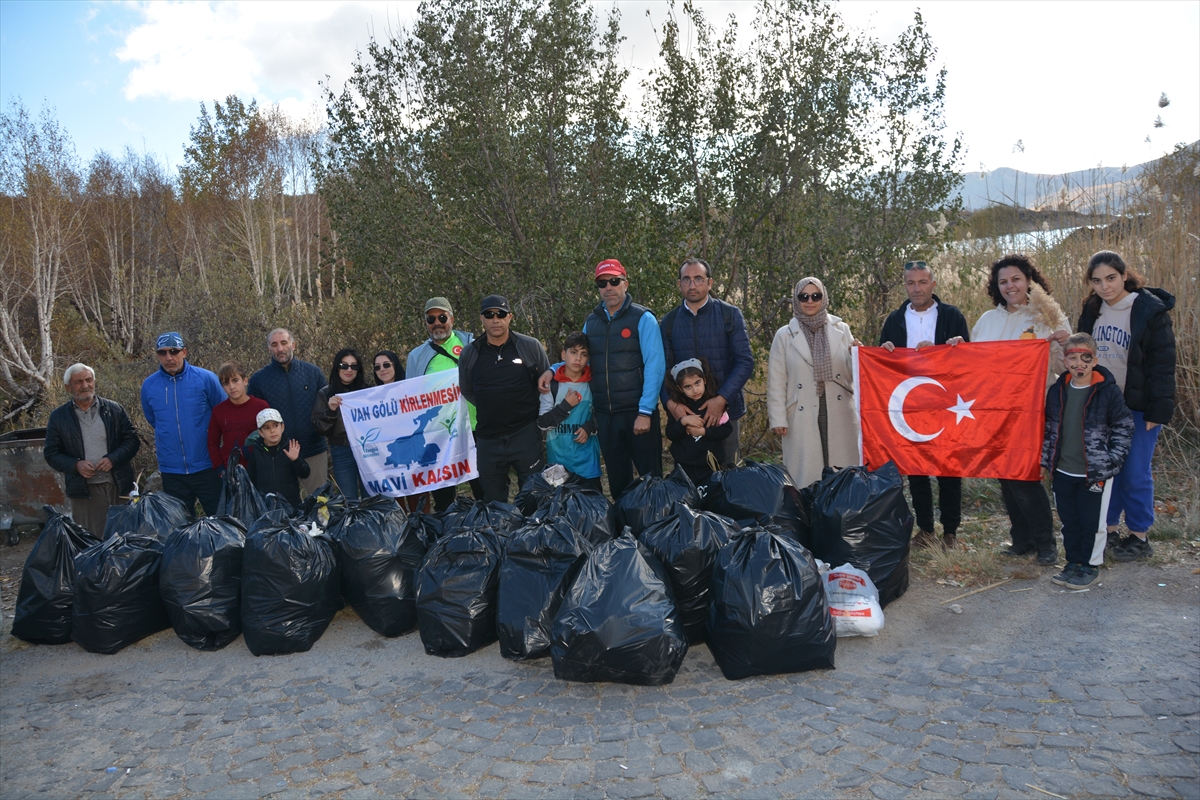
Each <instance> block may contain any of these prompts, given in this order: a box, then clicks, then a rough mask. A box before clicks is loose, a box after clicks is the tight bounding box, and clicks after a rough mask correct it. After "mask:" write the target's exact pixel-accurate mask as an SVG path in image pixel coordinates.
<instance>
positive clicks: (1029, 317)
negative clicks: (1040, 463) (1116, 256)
mask: <svg viewBox="0 0 1200 800" xmlns="http://www.w3.org/2000/svg"><path fill="white" fill-rule="evenodd" d="M987 291H988V296H989V297H990V298H991V299H992V301H993V302H994V303H995V304H996V307H995V308H993V309H992V310H991V311H987V312H985V313H984V314H983V316H981V317H980V318H979V321H978V322H976V323H975V327H974V328H972V329H971V341H973V342H997V341H1012V340H1015V339H1048V340H1049V341H1050V364H1049V369H1048V370H1047V374H1046V388H1047V389H1049V387H1050V386H1052V385H1053V384H1054V381H1055V380H1056V379H1057V378H1058V376H1059V374H1060V373H1061V372H1062V370H1063V354H1062V343H1063V342H1064V341H1066V339H1067V337H1068V336H1070V335H1071V326H1070V323H1068V322H1067V315H1066V314H1064V313H1063V310H1062V308H1060V307H1059V305H1058V303H1056V302H1055V301H1054V298H1053V297H1051V296H1050V284H1049V283H1048V282H1047V281H1046V279H1045V278H1044V277H1042V274H1041V273H1040V272H1038V269H1037V267H1035V266H1034V265H1033V262H1031V261H1030V260H1029V259H1028V258H1027V257H1025V256H1023V255H1017V254H1014V255H1007V256H1005V257H1004V258H1002V259H1000V260H999V261H997V262H996V263H995V264H992V271H991V275H990V277H989V278H988V284H987ZM1000 495H1001V497H1003V499H1004V508H1005V510H1007V511H1008V518H1009V520H1010V521H1011V523H1012V530H1011V536H1012V544H1011V545H1010V546H1009V547H1008V548H1007V549H1005V550H1004V551H1003V552H1004V553H1005V554H1006V555H1011V556H1023V555H1026V554H1028V553H1033V552H1035V551H1036V552H1037V560H1038V563H1039V564H1043V565H1045V566H1049V565H1051V564H1054V563H1055V562H1056V561H1058V546H1057V545H1056V544H1055V541H1054V517H1053V516H1052V514H1051V512H1050V498H1049V497H1048V496H1047V495H1046V487H1045V486H1043V485H1042V482H1041V481H1013V480H1001V481H1000Z"/></svg>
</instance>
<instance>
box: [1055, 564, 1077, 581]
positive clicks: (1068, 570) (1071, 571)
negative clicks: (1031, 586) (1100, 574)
mask: <svg viewBox="0 0 1200 800" xmlns="http://www.w3.org/2000/svg"><path fill="white" fill-rule="evenodd" d="M1077 569H1079V565H1078V564H1067V565H1066V566H1065V567H1063V570H1062V572H1060V573H1058V574H1057V575H1055V576H1054V577H1052V578H1051V579H1050V582H1051V583H1053V584H1054V585H1055V586H1066V585H1067V583H1068V582H1069V581H1070V580H1071V578H1073V577H1074V576H1075V570H1077Z"/></svg>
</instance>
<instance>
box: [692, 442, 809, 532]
mask: <svg viewBox="0 0 1200 800" xmlns="http://www.w3.org/2000/svg"><path fill="white" fill-rule="evenodd" d="M703 506H704V508H705V509H706V510H708V511H715V512H716V513H718V514H722V515H724V516H726V517H729V518H730V519H735V520H754V521H756V522H758V523H759V524H760V525H776V526H778V527H779V528H781V529H784V530H787V529H791V530H792V531H793V533H792V535H793V536H794V537H796V538H797V539H799V537H800V535H801V532H802V527H803V526H802V524H801V515H802V513H803V512H802V511H801V500H800V492H799V490H797V488H796V484H795V483H794V482H793V481H792V477H791V476H790V475H788V473H787V470H786V469H784V468H783V467H782V466H781V465H779V464H760V463H758V462H757V461H747V462H745V464H744V465H743V466H740V467H735V468H733V469H727V470H723V471H721V472H714V473H713V474H712V477H711V478H710V479H709V481H708V485H707V487H706V488H705V493H704V502H703Z"/></svg>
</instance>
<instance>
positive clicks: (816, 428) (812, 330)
mask: <svg viewBox="0 0 1200 800" xmlns="http://www.w3.org/2000/svg"><path fill="white" fill-rule="evenodd" d="M792 313H793V316H792V320H791V321H790V322H789V323H788V324H787V325H784V326H783V327H782V328H780V329H779V330H778V331H776V332H775V340H774V341H773V342H771V357H770V360H769V361H768V362H767V416H768V418H769V420H770V425H771V430H772V431H774V433H775V434H776V435H777V436H782V437H783V465H784V466H785V467H786V468H787V471H788V474H789V475H791V476H792V480H793V481H795V483H796V485H797V486H800V487H803V486H808V485H809V484H810V483H813V482H814V481H819V480H820V479H821V470H822V469H824V468H825V467H827V466H829V467H848V466H853V465H855V464H858V462H859V459H858V415H857V414H856V413H855V411H854V377H853V376H854V370H853V366H852V362H851V360H850V348H851V347H854V346H856V345H858V344H860V342H859V341H858V340H857V339H855V338H854V335H853V334H852V333H850V326H849V325H847V324H846V323H845V322H842V320H840V319H839V318H837V317H835V316H833V315H832V314H830V313H829V295H828V293H827V292H826V291H825V285H824V284H823V283H821V281H820V280H818V279H817V278H804V279H802V280H801V281H800V282H799V283H797V284H796V291H795V294H794V296H793V297H792Z"/></svg>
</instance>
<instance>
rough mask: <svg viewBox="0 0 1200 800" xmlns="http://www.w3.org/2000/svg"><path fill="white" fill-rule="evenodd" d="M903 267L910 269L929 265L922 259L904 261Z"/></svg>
mask: <svg viewBox="0 0 1200 800" xmlns="http://www.w3.org/2000/svg"><path fill="white" fill-rule="evenodd" d="M904 269H905V270H910V269H929V265H928V264H926V263H925V262H924V261H905V262H904Z"/></svg>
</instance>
